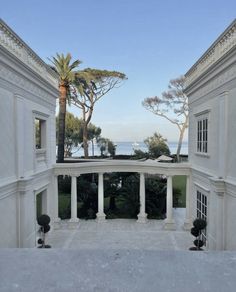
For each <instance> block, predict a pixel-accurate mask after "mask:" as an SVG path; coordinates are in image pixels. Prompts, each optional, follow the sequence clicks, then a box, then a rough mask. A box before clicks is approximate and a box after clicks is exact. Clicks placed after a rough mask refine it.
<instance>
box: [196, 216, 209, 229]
mask: <svg viewBox="0 0 236 292" xmlns="http://www.w3.org/2000/svg"><path fill="white" fill-rule="evenodd" d="M206 225H207V223H206V220H204V219H200V218H198V219H195V220H194V221H193V226H194V227H195V228H197V229H198V230H202V229H204V228H206Z"/></svg>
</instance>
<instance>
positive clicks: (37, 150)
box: [35, 148, 46, 155]
mask: <svg viewBox="0 0 236 292" xmlns="http://www.w3.org/2000/svg"><path fill="white" fill-rule="evenodd" d="M35 152H36V155H37V154H39V155H40V154H46V149H45V148H40V149H35Z"/></svg>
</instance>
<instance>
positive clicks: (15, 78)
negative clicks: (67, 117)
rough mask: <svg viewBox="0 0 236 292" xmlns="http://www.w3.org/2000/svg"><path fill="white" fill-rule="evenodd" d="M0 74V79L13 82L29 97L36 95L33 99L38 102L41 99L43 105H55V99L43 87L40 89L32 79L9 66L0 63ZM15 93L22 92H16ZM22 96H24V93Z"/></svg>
mask: <svg viewBox="0 0 236 292" xmlns="http://www.w3.org/2000/svg"><path fill="white" fill-rule="evenodd" d="M0 76H1V79H3V80H5V81H6V82H7V83H10V84H13V85H15V86H17V87H18V88H20V89H21V90H23V91H26V92H28V93H29V96H30V98H31V99H32V95H34V96H35V97H36V98H35V101H37V102H38V103H39V101H41V103H42V104H43V105H44V106H47V107H48V105H50V107H53V108H54V107H55V100H54V99H53V98H52V96H53V95H52V94H50V93H48V92H47V91H46V90H45V89H42V88H40V87H39V86H37V85H35V84H34V83H33V82H32V81H30V80H28V79H27V78H26V77H24V76H23V75H21V74H20V73H17V72H16V71H13V70H10V68H7V67H5V66H4V65H2V64H1V66H0ZM7 89H9V88H7ZM16 95H23V94H20V93H18V92H17V93H16ZM24 98H26V96H25V95H24Z"/></svg>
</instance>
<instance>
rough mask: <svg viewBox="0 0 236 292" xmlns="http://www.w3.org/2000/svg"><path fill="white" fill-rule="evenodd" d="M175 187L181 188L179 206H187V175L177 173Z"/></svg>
mask: <svg viewBox="0 0 236 292" xmlns="http://www.w3.org/2000/svg"><path fill="white" fill-rule="evenodd" d="M173 188H177V189H180V191H181V195H180V197H179V201H178V207H179V208H185V207H186V176H185V175H177V176H174V177H173Z"/></svg>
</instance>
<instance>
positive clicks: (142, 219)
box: [137, 173, 147, 223]
mask: <svg viewBox="0 0 236 292" xmlns="http://www.w3.org/2000/svg"><path fill="white" fill-rule="evenodd" d="M139 200H140V211H139V214H138V220H137V222H139V223H146V222H147V214H146V213H145V176H144V173H140V184H139Z"/></svg>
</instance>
